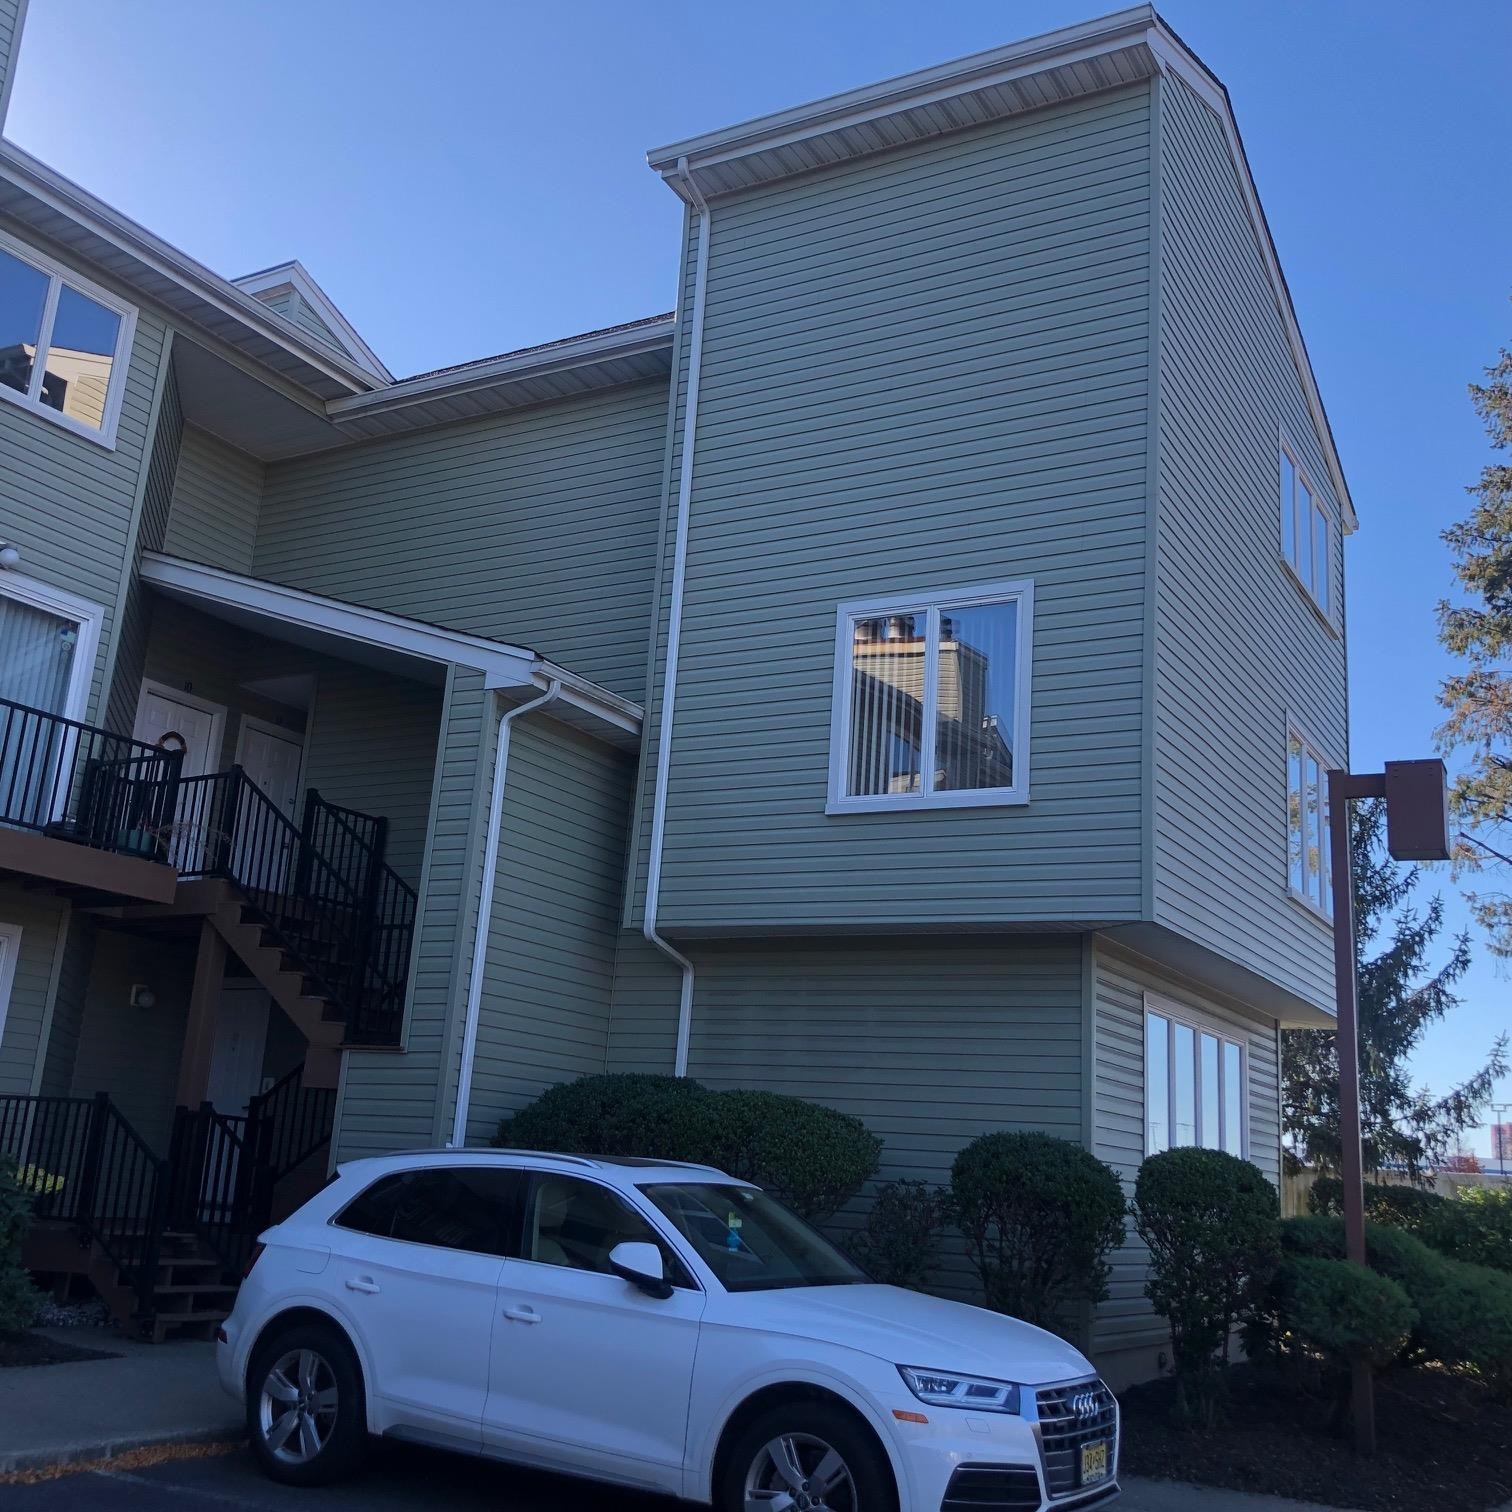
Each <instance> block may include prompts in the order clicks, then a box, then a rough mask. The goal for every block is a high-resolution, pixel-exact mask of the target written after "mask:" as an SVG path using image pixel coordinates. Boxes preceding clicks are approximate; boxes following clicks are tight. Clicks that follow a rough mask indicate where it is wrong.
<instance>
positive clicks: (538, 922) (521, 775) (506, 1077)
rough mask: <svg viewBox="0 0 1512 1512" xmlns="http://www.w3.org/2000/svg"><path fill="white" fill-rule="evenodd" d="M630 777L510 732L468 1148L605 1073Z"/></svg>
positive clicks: (575, 742)
mask: <svg viewBox="0 0 1512 1512" xmlns="http://www.w3.org/2000/svg"><path fill="white" fill-rule="evenodd" d="M631 775H632V769H631V764H630V762H629V761H628V760H627V759H626V758H625V757H624V756H622V755H621V754H620V753H619V752H617V751H614V750H612V749H610V748H608V747H606V746H601V745H596V744H594V743H592V742H590V741H588V740H586V739H584V738H583V737H581V736H579V735H577V734H575V733H574V732H572V731H569V730H567V729H564V728H563V727H562V726H560V725H554V724H551V723H549V722H547V721H546V720H545V719H542V718H532V717H531V716H528V715H527V716H525V717H524V718H523V719H521V720H520V721H518V722H517V723H516V724H515V726H514V731H513V734H512V736H511V738H510V748H509V778H508V785H507V787H506V788H505V794H504V815H503V831H502V837H503V838H502V844H501V845H500V848H499V879H498V886H497V888H496V889H495V893H494V900H493V910H492V922H491V927H490V931H489V942H488V963H487V967H486V969H485V971H484V976H483V999H482V1009H481V1014H480V1017H479V1023H478V1043H477V1057H476V1063H475V1066H474V1071H473V1081H472V1102H471V1113H470V1119H469V1123H468V1137H469V1139H470V1140H472V1141H475V1142H476V1141H486V1140H487V1139H489V1138H490V1137H491V1136H492V1135H493V1133H494V1132H495V1130H496V1129H497V1127H498V1122H499V1119H500V1118H501V1117H502V1116H504V1115H505V1114H507V1113H511V1112H514V1111H516V1110H518V1109H519V1108H521V1107H523V1106H524V1105H525V1104H526V1103H528V1102H530V1101H532V1100H533V1099H534V1098H536V1097H537V1096H539V1095H540V1094H541V1093H542V1092H544V1091H545V1090H546V1088H548V1087H551V1086H555V1085H556V1084H557V1083H558V1082H563V1081H570V1080H572V1079H573V1078H574V1077H577V1076H583V1075H587V1074H591V1073H595V1072H600V1071H602V1070H603V1069H604V1067H605V1057H606V1053H607V1044H608V1033H609V1000H610V991H611V987H612V984H613V978H614V961H615V944H616V939H615V935H616V927H617V924H618V917H619V905H620V894H621V891H622V889H623V887H624V872H625V820H626V814H627V812H628V805H629V796H630V783H631Z"/></svg>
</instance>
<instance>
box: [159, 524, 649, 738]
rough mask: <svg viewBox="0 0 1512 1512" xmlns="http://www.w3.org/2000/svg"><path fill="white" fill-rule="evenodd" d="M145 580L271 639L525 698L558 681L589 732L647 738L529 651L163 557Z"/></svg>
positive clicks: (594, 688)
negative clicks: (475, 680) (315, 635)
mask: <svg viewBox="0 0 1512 1512" xmlns="http://www.w3.org/2000/svg"><path fill="white" fill-rule="evenodd" d="M141 577H142V581H143V582H146V583H150V584H151V585H152V586H153V587H154V588H158V589H161V590H162V591H164V592H167V593H170V594H173V595H175V596H177V597H180V598H184V599H188V600H190V601H192V602H197V603H200V604H203V605H205V606H206V607H207V608H210V609H211V611H212V612H213V610H214V609H215V608H220V609H230V610H239V611H241V612H243V613H245V614H249V615H251V616H254V617H255V618H258V619H265V620H267V621H268V622H269V626H270V628H269V631H268V633H269V634H270V635H272V636H274V637H275V638H277V637H278V635H279V633H280V632H279V629H278V627H279V626H285V627H287V626H289V625H299V626H301V627H304V628H306V629H309V630H313V631H316V632H319V633H321V634H325V635H330V636H332V637H335V638H336V639H339V640H346V641H351V642H354V643H356V644H360V645H364V646H371V647H375V648H379V649H382V650H385V651H390V652H395V653H397V654H399V655H401V656H412V657H415V658H417V659H418V660H421V661H425V662H429V663H431V664H432V665H434V666H438V667H447V666H461V667H469V668H472V669H473V670H475V671H479V672H482V673H483V674H484V686H485V687H487V688H489V689H492V690H494V691H497V692H501V693H505V694H510V693H514V694H516V695H517V696H522V695H525V694H528V693H530V692H533V691H536V690H544V689H545V688H547V687H549V686H550V684H551V683H552V682H553V681H559V682H560V683H561V685H562V692H561V703H562V704H564V705H567V706H568V707H569V708H571V709H572V710H575V711H577V714H578V715H579V717H580V720H581V722H583V723H584V724H585V725H586V727H588V728H590V729H594V730H596V731H597V732H598V733H600V734H602V733H603V730H600V729H599V728H598V727H600V726H603V727H606V728H607V730H608V731H609V732H610V738H611V739H615V740H616V742H617V743H621V744H624V743H627V742H633V741H637V740H638V738H639V735H640V728H641V712H642V711H641V707H640V705H639V704H637V703H634V702H632V701H631V700H630V699H628V698H622V697H620V695H619V694H617V693H614V692H612V691H610V690H609V689H608V688H604V687H601V686H600V685H599V684H597V683H595V682H592V681H590V680H589V679H587V678H585V677H580V676H579V675H578V674H577V673H575V672H570V671H568V670H567V668H565V667H560V666H558V665H557V664H556V663H554V662H550V661H548V660H546V659H545V658H544V657H541V656H538V655H536V653H535V652H534V651H531V650H530V649H528V648H527V647H525V646H512V645H509V644H507V643H505V642H503V641H495V640H490V639H489V638H488V637H486V636H481V635H471V634H468V633H467V632H466V631H461V630H448V629H446V628H445V627H443V626H440V625H428V624H425V623H423V622H422V621H420V620H414V619H408V618H406V617H405V616H403V615H399V614H389V613H388V612H387V611H385V610H382V609H373V608H369V607H368V606H367V605H364V604H352V603H347V602H345V601H344V600H341V599H332V598H326V597H324V596H322V595H320V594H316V593H307V592H305V591H304V590H303V589H299V588H289V587H286V586H285V585H284V584H282V583H271V582H268V581H267V580H266V579H264V578H254V577H245V576H243V575H242V574H240V573H235V572H227V571H226V570H225V569H224V568H220V567H207V566H204V565H202V564H201V563H197V562H186V561H184V560H182V559H181V558H179V557H170V556H166V555H164V554H163V553H162V552H156V551H149V552H144V553H143V555H142V565H141ZM338 654H339V653H338ZM569 722H573V721H569Z"/></svg>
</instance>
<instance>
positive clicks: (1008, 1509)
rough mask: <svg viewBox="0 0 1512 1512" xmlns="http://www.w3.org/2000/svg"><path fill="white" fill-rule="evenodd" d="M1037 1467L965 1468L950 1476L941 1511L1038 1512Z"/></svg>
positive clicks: (991, 1466)
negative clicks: (1035, 1469)
mask: <svg viewBox="0 0 1512 1512" xmlns="http://www.w3.org/2000/svg"><path fill="white" fill-rule="evenodd" d="M1039 1504H1040V1483H1039V1476H1038V1475H1036V1474H1035V1471H1034V1466H1033V1465H962V1466H961V1467H960V1468H959V1469H958V1470H957V1471H956V1473H955V1474H954V1475H952V1476H951V1477H950V1484H949V1485H948V1486H947V1487H946V1488H945V1500H944V1501H943V1502H941V1503H940V1512H1038V1508H1039Z"/></svg>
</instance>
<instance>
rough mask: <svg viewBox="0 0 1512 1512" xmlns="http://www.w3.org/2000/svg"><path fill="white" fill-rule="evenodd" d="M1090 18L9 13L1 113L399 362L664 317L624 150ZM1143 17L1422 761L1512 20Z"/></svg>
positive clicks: (1259, 5)
mask: <svg viewBox="0 0 1512 1512" xmlns="http://www.w3.org/2000/svg"><path fill="white" fill-rule="evenodd" d="M1102 8H1103V7H1102V6H1101V5H1099V3H1098V0H1004V3H998V4H989V3H984V0H956V3H951V0H942V3H935V4H930V5H920V4H918V3H917V0H872V3H869V4H867V5H865V6H859V5H857V4H855V3H854V0H840V3H832V0H761V3H760V4H757V5H710V4H702V5H695V4H692V3H671V0H637V3H635V4H625V3H623V0H619V3H609V0H573V3H571V4H559V5H525V4H522V3H520V0H506V3H503V4H500V3H496V0H492V3H484V0H446V3H443V4H434V5H424V6H416V5H415V4H413V0H404V3H399V0H298V3H295V0H214V3H211V4H206V3H205V0H139V3H136V4H130V5H128V4H124V3H122V0H32V4H31V12H30V16H29V19H28V25H27V33H26V39H25V43H24V46H23V50H22V54H21V62H20V71H19V77H18V80H17V84H16V89H15V95H14V99H13V101H12V107H11V118H10V123H9V128H8V134H9V135H10V136H11V137H12V138H13V139H14V140H15V141H17V142H18V143H20V144H21V145H22V146H24V147H26V148H28V149H29V150H31V151H33V152H35V153H37V154H38V155H39V156H41V157H42V158H44V159H46V160H47V161H48V162H49V163H51V164H53V165H54V166H55V167H57V168H59V169H60V170H61V171H63V172H64V173H66V174H68V175H69V176H70V177H72V178H75V179H77V180H78V181H79V182H81V183H82V184H84V185H85V186H87V187H88V188H90V189H92V190H93V191H95V192H96V193H98V194H100V195H102V196H103V197H104V198H105V199H106V200H108V201H109V202H111V203H112V204H114V205H116V206H118V207H119V208H121V209H122V210H124V211H126V212H127V213H128V214H130V215H132V216H134V217H136V218H137V219H139V220H141V221H143V222H145V224H147V225H148V226H150V227H151V228H152V229H153V230H154V231H156V232H157V233H158V234H159V235H162V236H165V237H166V238H167V239H168V240H169V241H172V242H174V243H176V244H177V245H178V246H180V247H182V248H183V249H184V250H185V251H187V252H189V253H191V254H192V255H194V256H196V257H198V258H200V259H201V260H203V261H204V262H206V263H208V264H209V265H210V266H211V267H213V268H215V269H217V270H218V271H220V272H222V273H225V274H228V275H236V274H239V273H244V272H250V271H252V270H254V269H257V268H261V267H265V266H267V265H268V264H270V263H274V262H279V261H282V260H284V259H286V258H289V257H294V256H297V257H299V258H300V259H301V260H302V261H303V262H304V263H305V265H306V267H308V268H309V269H310V271H311V272H312V273H313V274H314V276H315V277H316V278H317V279H318V280H319V281H320V282H321V283H322V284H323V285H324V287H325V288H326V290H327V291H328V292H329V293H330V294H331V295H332V297H333V298H334V299H335V300H336V301H337V303H338V304H339V305H341V307H342V308H343V310H344V311H345V312H346V313H347V315H348V316H349V317H350V318H351V319H352V320H353V321H354V322H355V324H356V325H357V327H358V329H359V330H361V331H362V333H363V335H364V336H365V337H366V339H367V340H368V341H369V342H370V344H371V345H372V346H373V347H374V348H375V349H376V350H377V351H378V353H379V354H380V355H381V356H382V357H383V358H384V359H385V361H387V362H388V363H389V365H390V366H391V367H392V368H393V369H394V371H395V372H397V373H400V374H405V373H411V372H416V371H421V370H424V369H427V368H431V367H438V366H441V365H444V364H446V363H450V362H456V361H461V360H464V359H467V358H470V357H478V356H483V355H486V354H488V353H491V352H497V351H504V350H508V349H509V348H512V347H516V346H522V345H527V344H529V343H533V342H537V341H543V340H549V339H551V338H553V337H557V336H562V335H567V334H569V333H571V332H574V331H581V330H586V329H590V328H592V327H595V326H601V325H608V324H612V323H614V322H616V321H621V320H628V319H633V318H635V317H638V316H641V315H647V314H652V313H654V312H657V311H660V310H666V309H670V308H671V306H672V302H673V285H674V276H675V260H676V237H677V226H678V203H677V201H676V200H675V199H674V197H673V195H672V194H671V192H670V191H669V190H667V189H666V188H664V187H663V186H662V185H661V184H660V182H659V181H658V180H657V179H656V178H655V177H654V175H652V174H651V173H650V172H649V170H648V169H647V168H646V167H645V157H644V154H645V152H646V149H648V148H651V147H655V146H660V145H662V144H663V143H665V142H668V141H672V140H676V139H677V138H679V137H683V136H687V135H691V134H693V133H695V132H698V131H702V130H706V129H709V128H712V127H716V126H722V125H727V124H730V123H733V122H735V121H739V120H742V119H744V118H746V117H748V116H752V115H756V114H760V113H762V112H764V111H767V110H773V109H778V108H781V107H784V106H788V105H793V104H798V103H801V102H802V101H804V100H807V99H812V98H815V97H817V96H820V95H824V94H829V93H833V92H834V91H836V90H840V89H845V88H849V87H852V86H855V85H859V84H866V83H870V82H873V81H875V80H878V79H882V78H885V77H888V76H890V75H893V74H897V73H903V72H907V71H908V70H910V69H913V68H918V67H922V66H924V65H927V64H931V63H936V62H940V61H943V60H944V59H947V58H951V57H956V56H959V55H961V54H963V53H967V52H972V51H975V50H977V49H980V48H984V47H991V46H995V45H998V44H1000V43H1002V42H1006V41H1010V40H1013V39H1015V38H1017V37H1022V36H1026V35H1029V34H1031V33H1033V32H1036V31H1043V30H1046V29H1049V28H1051V27H1055V26H1060V25H1064V24H1066V23H1068V22H1071V21H1077V20H1082V19H1085V18H1086V17H1087V16H1089V15H1092V14H1095V13H1096V12H1097V11H1098V10H1100V9H1102ZM1162 11H1163V13H1164V14H1165V16H1166V18H1167V20H1168V21H1169V22H1170V23H1171V24H1172V25H1173V26H1174V27H1175V28H1176V30H1177V31H1179V32H1180V33H1181V34H1182V36H1183V37H1184V38H1185V39H1186V40H1187V42H1189V43H1190V44H1191V45H1192V46H1193V47H1194V48H1195V49H1196V50H1197V51H1198V52H1199V53H1200V54H1201V55H1202V56H1203V58H1204V59H1205V60H1206V61H1207V62H1208V64H1209V65H1210V66H1211V67H1212V68H1214V69H1215V70H1216V71H1217V73H1218V74H1219V75H1220V76H1221V77H1222V78H1223V79H1224V81H1225V82H1226V83H1227V85H1228V87H1229V90H1230V93H1231V94H1232V96H1233V99H1234V103H1235V108H1236V110H1237V112H1238V117H1239V124H1240V127H1241V129H1242V131H1243V133H1244V137H1245V144H1246V147H1247V149H1248V152H1249V156H1250V161H1251V164H1252V167H1253V169H1254V173H1255V177H1256V180H1257V182H1258V184H1259V188H1260V193H1261V196H1262V198H1263V200H1264V202H1265V206H1266V211H1267V214H1268V216H1269V219H1270V222H1271V226H1272V230H1273V232H1274V234H1275V238H1276V242H1277V245H1278V247H1279V249H1280V253H1281V259H1282V262H1283V264H1284V265H1285V268H1286V272H1287V277H1288V280H1289V282H1290V284H1291V288H1292V292H1293V295H1294V298H1295V301H1296V304H1297V308H1298V312H1299V314H1300V317H1301V321H1302V327H1303V330H1304V332H1305V334H1306V337H1307V341H1308V345H1309V348H1310V350H1311V352H1312V357H1313V363H1314V366H1315V368H1316V370H1317V373H1318V377H1319V381H1320V383H1321V386H1322V390H1323V394H1324V398H1325V401H1326V403H1327V405H1328V409H1329V413H1330V416H1331V418H1332V421H1333V425H1334V430H1335V433H1336V435H1337V437H1338V441H1339V446H1340V450H1341V452H1342V454H1343V458H1344V464H1345V468H1346V470H1347V472H1348V475H1349V479H1350V484H1351V488H1352V490H1353V493H1354V497H1355V502H1356V504H1357V506H1358V508H1359V511H1360V515H1361V520H1362V529H1361V531H1360V533H1359V535H1357V536H1356V537H1355V538H1354V539H1353V540H1352V541H1351V542H1350V543H1349V547H1348V569H1349V595H1350V598H1349V628H1350V646H1351V676H1352V683H1353V694H1354V704H1353V721H1354V723H1353V744H1354V750H1353V753H1352V754H1353V760H1354V764H1355V765H1356V767H1358V768H1361V769H1363V768H1366V767H1375V766H1378V765H1379V763H1380V762H1381V761H1383V760H1385V759H1387V758H1388V757H1406V756H1418V755H1426V754H1430V753H1431V749H1432V735H1433V729H1434V727H1435V725H1436V723H1437V721H1438V718H1439V711H1438V709H1437V706H1436V704H1435V700H1434V693H1435V689H1436V687H1437V684H1438V681H1439V679H1440V678H1441V677H1442V675H1443V673H1444V671H1445V668H1446V666H1447V663H1446V660H1445V658H1444V657H1443V656H1442V655H1441V653H1440V652H1439V650H1438V648H1437V645H1436V642H1435V640H1434V630H1433V606H1434V603H1435V602H1436V600H1437V599H1438V598H1439V597H1441V596H1442V595H1443V594H1445V593H1446V592H1448V591H1449V589H1450V586H1451V584H1450V580H1449V573H1448V558H1447V555H1446V553H1445V551H1444V549H1443V547H1442V545H1441V544H1440V542H1439V540H1438V533H1439V531H1440V530H1441V529H1442V528H1443V527H1444V526H1445V525H1446V524H1448V523H1449V522H1450V521H1452V520H1453V519H1455V518H1457V517H1458V516H1459V515H1461V514H1463V512H1464V510H1465V508H1466V499H1465V495H1464V493H1463V488H1464V486H1465V485H1466V484H1467V483H1469V482H1470V481H1471V480H1472V479H1473V478H1474V477H1475V475H1476V473H1477V472H1478V470H1479V468H1480V467H1481V465H1482V464H1483V462H1485V461H1486V460H1487V458H1488V452H1487V448H1486V445H1485V439H1484V435H1483V432H1482V431H1481V428H1480V425H1479V422H1478V421H1477V420H1476V419H1475V416H1474V414H1473V412H1472V411H1471V409H1470V406H1469V403H1468V401H1467V399H1466V397H1465V384H1466V383H1467V382H1468V381H1469V380H1470V379H1472V378H1473V377H1475V376H1477V375H1478V372H1479V370H1480V369H1481V368H1482V367H1484V366H1485V365H1486V364H1487V363H1488V362H1489V361H1491V359H1492V358H1493V356H1494V354H1495V351H1496V349H1497V347H1498V346H1500V345H1501V344H1503V343H1507V342H1512V306H1509V304H1508V296H1509V294H1512V259H1509V258H1508V256H1507V249H1508V248H1509V247H1512V194H1509V193H1508V181H1507V174H1506V164H1505V145H1506V142H1507V140H1508V139H1509V127H1512V105H1509V103H1508V102H1509V96H1508V93H1507V90H1506V60H1507V58H1508V57H1509V56H1512V6H1509V5H1507V4H1506V0H1452V3H1449V4H1435V5H1426V4H1422V3H1420V0H1411V3H1409V0H1371V3H1368V4H1367V3H1361V0H1331V3H1328V4H1319V3H1317V0H1168V3H1166V4H1165V5H1163V6H1162ZM1435 885H1440V886H1442V887H1443V889H1444V890H1445V892H1446V893H1447V894H1448V895H1450V897H1451V898H1454V897H1455V896H1456V895H1455V891H1454V887H1453V884H1452V883H1451V882H1450V881H1449V879H1448V878H1447V877H1444V878H1442V879H1436V882H1435ZM1454 912H1455V917H1456V918H1457V919H1463V918H1464V912H1463V909H1462V908H1460V907H1459V906H1458V904H1457V902H1456V906H1455V910H1454ZM1467 997H1468V999H1469V1002H1468V1004H1467V1006H1466V1007H1465V1008H1464V1009H1463V1010H1462V1011H1461V1012H1460V1013H1459V1015H1457V1017H1456V1018H1455V1019H1454V1020H1453V1021H1452V1023H1451V1024H1450V1025H1449V1026H1447V1027H1445V1028H1443V1029H1441V1030H1440V1031H1439V1032H1438V1033H1437V1034H1435V1035H1434V1037H1433V1039H1432V1040H1431V1042H1430V1043H1429V1044H1428V1045H1427V1046H1426V1047H1425V1049H1424V1052H1423V1053H1422V1055H1421V1056H1420V1058H1419V1063H1418V1069H1419V1070H1420V1072H1421V1074H1422V1075H1423V1077H1424V1078H1425V1079H1426V1080H1428V1081H1429V1082H1430V1083H1431V1084H1443V1083H1445V1082H1447V1081H1448V1080H1449V1079H1450V1078H1451V1077H1454V1076H1456V1075H1461V1074H1464V1073H1465V1072H1467V1071H1469V1070H1470V1069H1473V1067H1474V1065H1475V1064H1476V1057H1477V1056H1478V1055H1480V1054H1482V1053H1483V1052H1484V1048H1485V1046H1486V1045H1487V1044H1488V1043H1489V1041H1490V1039H1491V1038H1492V1036H1493V1035H1494V1033H1496V1032H1497V1030H1498V1029H1499V1028H1501V1027H1503V1026H1505V1025H1506V1024H1507V1022H1508V1018H1509V1014H1508V1005H1509V1001H1512V984H1509V981H1508V979H1507V977H1506V975H1505V973H1504V972H1498V971H1497V970H1496V969H1495V968H1494V967H1493V966H1492V964H1491V963H1490V962H1489V960H1488V959H1487V958H1486V956H1485V954H1484V952H1483V951H1478V958H1477V964H1476V968H1475V972H1474V976H1473V978H1472V980H1471V981H1470V983H1469V984H1468V987H1467ZM1500 1095H1501V1097H1502V1098H1504V1099H1506V1100H1508V1101H1512V1079H1509V1080H1508V1081H1507V1082H1505V1083H1504V1084H1503V1086H1502V1089H1501V1093H1500ZM1476 1143H1477V1144H1478V1146H1479V1147H1480V1148H1483V1149H1484V1148H1487V1147H1488V1144H1489V1141H1488V1140H1487V1138H1486V1136H1485V1135H1484V1134H1483V1135H1482V1136H1481V1137H1480V1138H1479V1139H1478V1140H1477V1141H1476Z"/></svg>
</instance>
